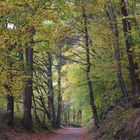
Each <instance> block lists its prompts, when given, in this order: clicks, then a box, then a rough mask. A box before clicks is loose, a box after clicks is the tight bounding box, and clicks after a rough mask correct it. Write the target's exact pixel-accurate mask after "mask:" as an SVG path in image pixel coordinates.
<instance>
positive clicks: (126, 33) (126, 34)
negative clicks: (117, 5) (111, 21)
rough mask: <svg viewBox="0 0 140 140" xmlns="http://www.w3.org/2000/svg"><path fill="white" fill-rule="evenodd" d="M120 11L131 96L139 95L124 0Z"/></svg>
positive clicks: (129, 26) (139, 90) (129, 27)
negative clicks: (131, 90)
mask: <svg viewBox="0 0 140 140" xmlns="http://www.w3.org/2000/svg"><path fill="white" fill-rule="evenodd" d="M121 12H122V15H123V16H124V18H123V19H122V24H123V31H124V37H125V44H126V51H127V57H128V62H129V70H130V77H131V83H132V89H133V96H134V98H135V96H139V95H140V89H139V83H138V78H137V74H136V71H135V61H134V57H133V54H134V50H133V46H132V36H131V25H130V22H129V20H128V19H127V17H128V10H127V3H126V1H125V0H121Z"/></svg>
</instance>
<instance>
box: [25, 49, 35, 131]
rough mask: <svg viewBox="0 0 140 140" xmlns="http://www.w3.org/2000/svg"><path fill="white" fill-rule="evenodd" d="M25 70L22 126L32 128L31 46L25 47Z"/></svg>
mask: <svg viewBox="0 0 140 140" xmlns="http://www.w3.org/2000/svg"><path fill="white" fill-rule="evenodd" d="M26 70H27V75H28V78H27V81H26V87H25V94H24V128H25V129H27V130H31V129H32V114H31V108H32V94H33V89H32V87H33V81H32V79H33V48H32V47H29V48H26Z"/></svg>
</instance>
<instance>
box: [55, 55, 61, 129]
mask: <svg viewBox="0 0 140 140" xmlns="http://www.w3.org/2000/svg"><path fill="white" fill-rule="evenodd" d="M60 59H61V58H60ZM58 63H59V64H58V110H57V122H56V124H57V127H58V128H59V127H60V126H61V113H62V94H61V62H58Z"/></svg>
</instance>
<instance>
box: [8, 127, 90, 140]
mask: <svg viewBox="0 0 140 140" xmlns="http://www.w3.org/2000/svg"><path fill="white" fill-rule="evenodd" d="M8 140H90V138H89V137H88V134H87V131H86V129H85V128H74V127H65V128H62V129H59V130H57V131H55V132H53V133H48V132H41V133H36V134H29V133H11V134H10V135H9V139H8Z"/></svg>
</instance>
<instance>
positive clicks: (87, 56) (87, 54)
mask: <svg viewBox="0 0 140 140" xmlns="http://www.w3.org/2000/svg"><path fill="white" fill-rule="evenodd" d="M82 12H83V20H84V40H85V49H86V78H87V83H88V93H89V97H90V105H91V108H92V112H93V117H94V124H95V126H96V127H99V120H98V115H97V109H96V106H95V102H94V100H95V99H94V95H93V87H92V81H91V77H90V70H91V62H90V48H89V46H90V45H89V43H90V40H89V33H88V25H87V24H88V23H87V22H88V21H87V15H86V10H85V8H84V7H82Z"/></svg>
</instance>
